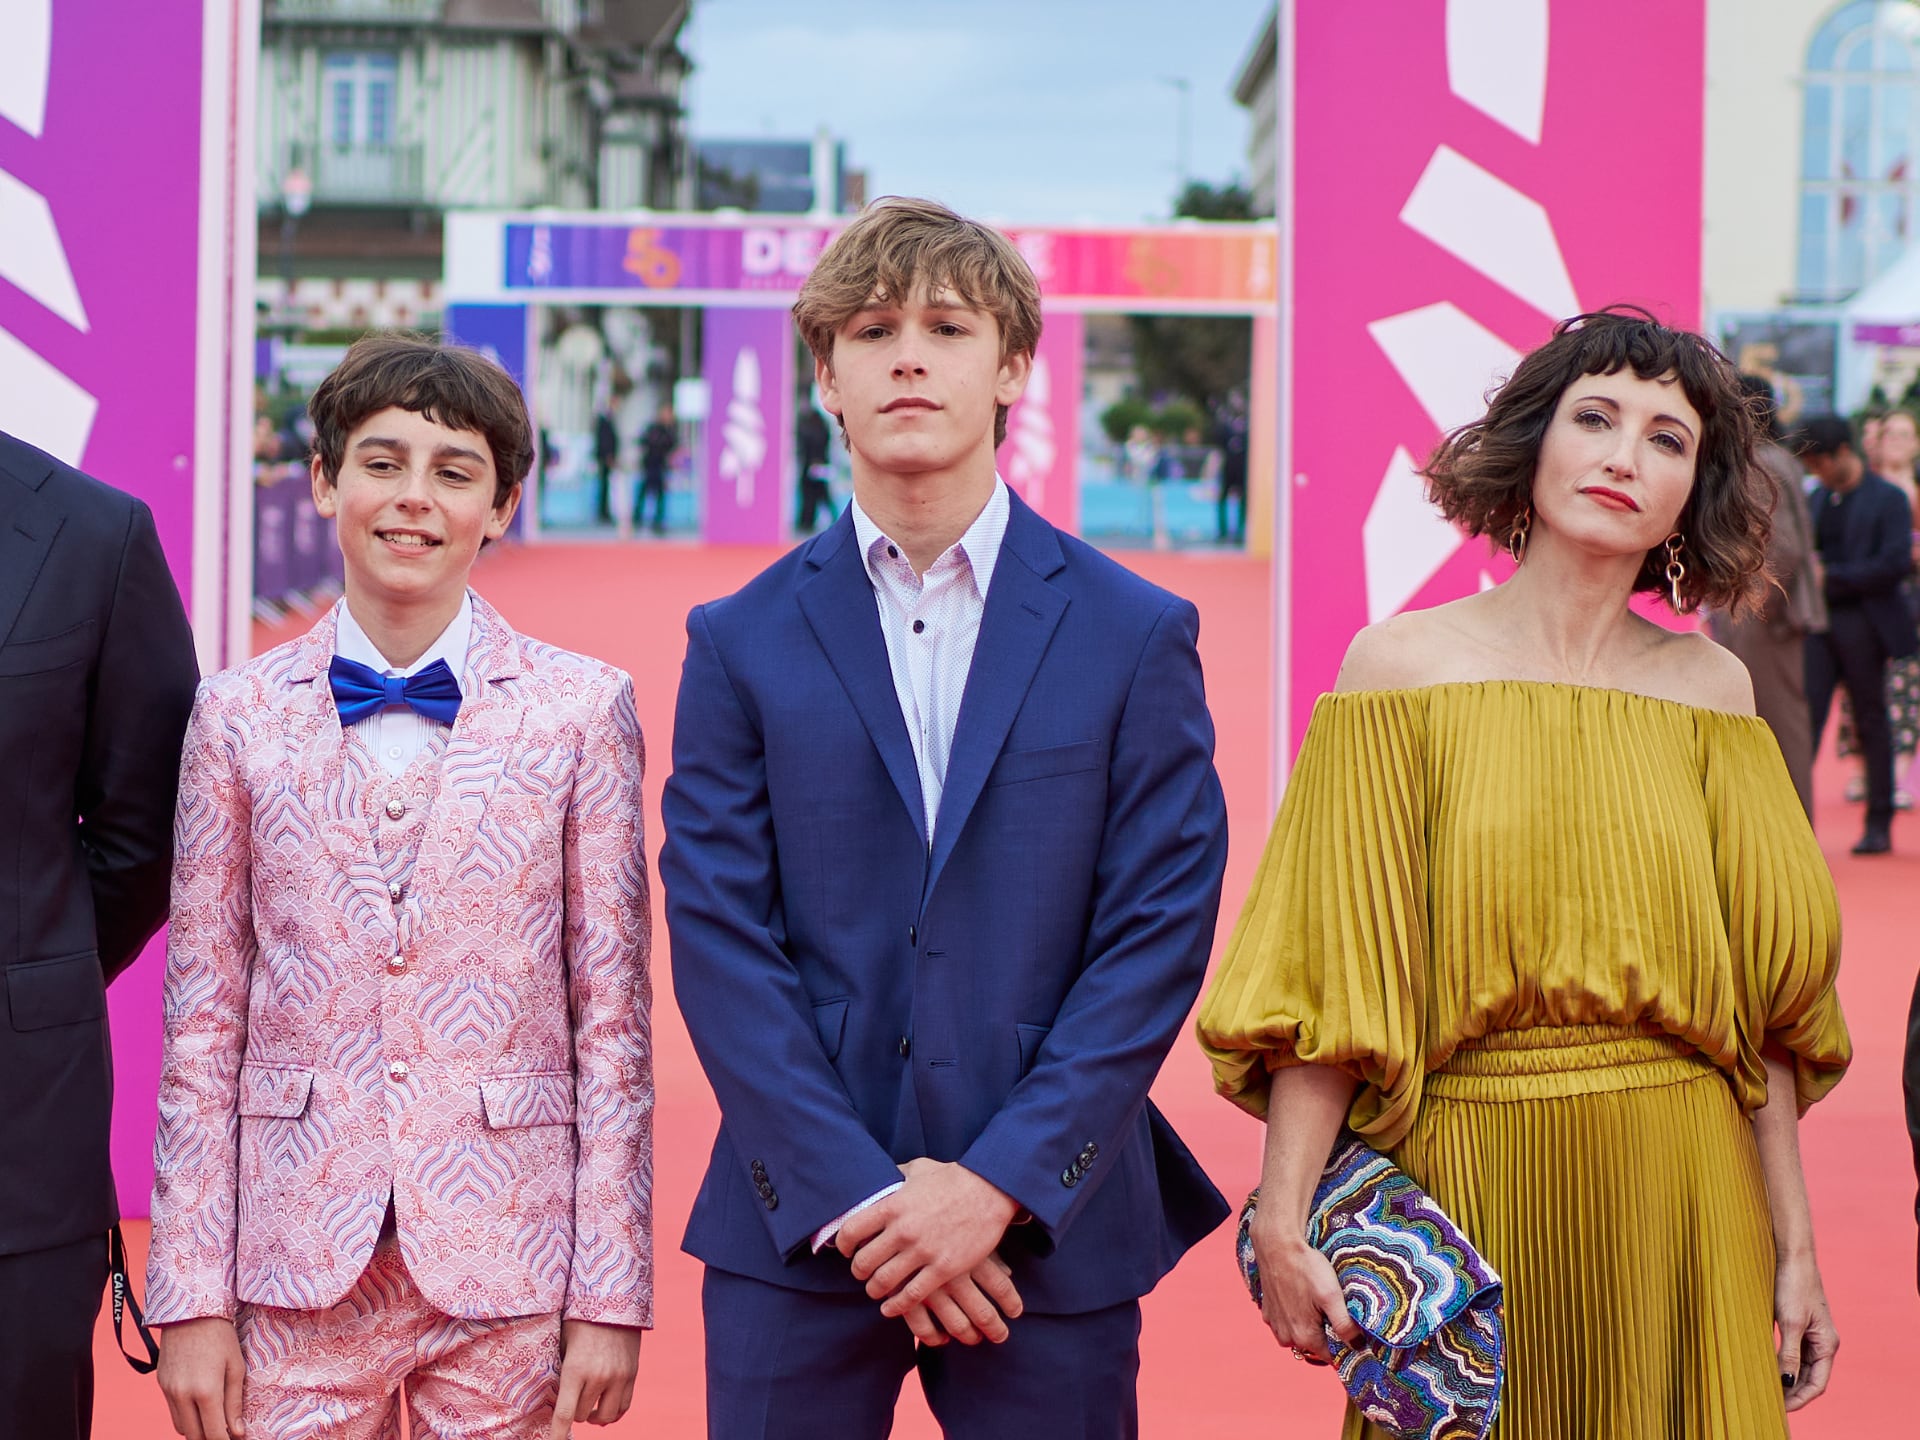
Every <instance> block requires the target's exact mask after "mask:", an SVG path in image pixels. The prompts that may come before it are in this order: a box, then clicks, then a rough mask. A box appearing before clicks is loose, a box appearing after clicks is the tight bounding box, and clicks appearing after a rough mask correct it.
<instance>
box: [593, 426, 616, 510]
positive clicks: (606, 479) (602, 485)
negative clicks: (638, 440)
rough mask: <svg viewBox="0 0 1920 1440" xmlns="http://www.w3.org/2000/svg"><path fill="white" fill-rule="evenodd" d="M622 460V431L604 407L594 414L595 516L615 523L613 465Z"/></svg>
mask: <svg viewBox="0 0 1920 1440" xmlns="http://www.w3.org/2000/svg"><path fill="white" fill-rule="evenodd" d="M619 462H620V431H619V430H618V429H617V428H616V427H615V425H614V423H613V416H611V415H609V414H608V413H607V412H606V411H605V410H604V409H603V410H597V411H595V412H594V416H593V476H594V489H593V518H594V519H595V520H597V521H598V522H599V523H600V524H602V525H611V524H612V523H613V503H612V494H613V467H614V466H615V465H617V464H618V463H619Z"/></svg>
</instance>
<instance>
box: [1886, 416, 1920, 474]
mask: <svg viewBox="0 0 1920 1440" xmlns="http://www.w3.org/2000/svg"><path fill="white" fill-rule="evenodd" d="M1915 460H1920V428H1916V427H1915V426H1914V423H1913V416H1911V415H1909V414H1907V412H1906V411H1904V410H1896V411H1894V413H1893V414H1891V415H1889V416H1887V418H1886V419H1885V420H1883V421H1881V422H1880V468H1881V469H1882V470H1883V471H1884V472H1885V473H1886V474H1889V475H1911V474H1913V462H1914V461H1915Z"/></svg>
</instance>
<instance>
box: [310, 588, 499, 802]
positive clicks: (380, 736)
mask: <svg viewBox="0 0 1920 1440" xmlns="http://www.w3.org/2000/svg"><path fill="white" fill-rule="evenodd" d="M472 636H473V597H472V595H470V594H469V595H463V596H461V597H460V610H459V612H458V613H457V614H456V615H455V616H454V617H453V619H452V620H451V621H450V622H449V623H448V625H447V628H446V629H444V630H442V631H441V632H440V638H439V639H438V640H436V641H434V642H433V644H431V645H429V646H428V647H427V649H426V653H425V654H424V655H422V656H421V657H420V658H419V659H418V660H416V661H414V662H413V664H411V665H406V666H400V665H395V664H393V663H392V662H391V661H389V660H388V659H387V657H386V656H384V655H382V654H381V653H380V648H379V647H378V646H377V645H375V644H374V643H373V641H371V640H369V639H368V638H367V632H366V631H364V630H362V629H361V628H360V622H359V621H357V620H355V619H354V618H353V611H351V610H350V609H348V608H347V602H346V601H345V600H342V601H341V602H340V618H339V619H338V621H337V622H336V623H335V632H334V637H333V653H334V654H336V655H338V656H339V657H340V658H341V659H342V660H354V661H358V662H359V663H360V664H362V665H366V666H370V667H371V668H373V669H375V670H378V671H379V672H380V673H381V674H382V675H399V676H402V677H404V676H408V675H417V674H419V673H420V672H421V671H422V670H424V669H426V668H427V666H429V665H431V664H432V663H433V662H434V661H436V660H444V661H446V662H447V668H448V669H449V670H451V671H453V677H454V679H456V680H458V679H460V678H461V675H462V673H463V672H464V671H465V670H466V668H467V642H468V640H469V639H471V638H472ZM347 728H348V729H349V730H351V731H352V732H353V733H354V734H355V735H357V736H359V737H360V741H361V743H362V744H364V745H365V746H366V747H367V748H368V749H369V750H371V751H373V755H374V758H375V759H376V760H378V761H379V762H380V764H381V767H382V768H383V769H384V770H385V771H386V772H387V773H388V774H389V775H401V774H404V773H405V772H406V768H407V767H408V766H409V765H411V764H412V763H413V762H414V760H415V759H417V758H418V757H419V754H420V752H421V751H422V750H424V749H426V748H427V745H428V744H429V743H430V742H431V741H432V739H433V737H434V734H435V732H436V731H439V732H445V731H447V730H451V729H452V728H453V727H452V726H451V725H443V724H441V723H440V722H439V721H438V720H429V719H428V718H427V717H426V716H424V715H421V714H417V713H416V712H414V711H412V710H409V709H407V708H406V707H405V706H404V705H390V706H388V707H386V708H385V709H383V710H376V711H375V712H374V713H373V714H371V715H369V716H367V717H366V719H364V720H360V721H357V722H356V723H354V724H352V725H349V726H348V727H347Z"/></svg>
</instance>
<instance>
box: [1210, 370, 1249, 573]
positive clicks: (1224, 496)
mask: <svg viewBox="0 0 1920 1440" xmlns="http://www.w3.org/2000/svg"><path fill="white" fill-rule="evenodd" d="M1213 443H1214V444H1215V445H1216V446H1218V447H1219V450H1220V494H1219V498H1218V499H1217V500H1216V501H1215V510H1216V517H1215V518H1216V525H1217V530H1218V534H1217V535H1216V537H1215V538H1216V539H1217V540H1218V541H1219V543H1220V544H1222V545H1226V544H1229V543H1231V544H1234V545H1244V544H1246V543H1247V402H1246V396H1245V395H1244V394H1242V393H1241V392H1240V391H1238V390H1236V391H1234V392H1233V393H1232V394H1231V395H1230V396H1228V397H1227V402H1226V404H1225V405H1223V406H1222V407H1221V409H1220V416H1219V419H1218V420H1216V421H1215V423H1214V427H1213ZM1229 504H1231V505H1232V506H1233V507H1234V510H1233V523H1232V525H1231V526H1229V525H1228V523H1227V509H1228V506H1229Z"/></svg>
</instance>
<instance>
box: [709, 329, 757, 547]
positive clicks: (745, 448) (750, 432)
mask: <svg viewBox="0 0 1920 1440" xmlns="http://www.w3.org/2000/svg"><path fill="white" fill-rule="evenodd" d="M720 438H721V443H722V445H723V446H724V448H723V449H722V450H721V452H720V474H721V476H722V477H723V478H725V479H728V480H731V481H733V499H734V503H735V504H736V505H738V506H739V507H740V508H741V509H742V510H745V509H747V508H748V507H749V506H751V505H752V504H753V481H754V477H755V476H756V475H757V474H758V473H759V471H760V462H761V461H762V460H765V459H766V458H767V417H766V416H765V415H763V414H761V413H760V354H759V352H758V351H757V350H755V349H753V348H752V347H751V346H742V347H741V350H740V353H739V354H738V355H736V356H735V357H734V361H733V398H732V399H731V400H729V401H728V402H727V420H726V424H725V426H724V427H722V429H721V432H720Z"/></svg>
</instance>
